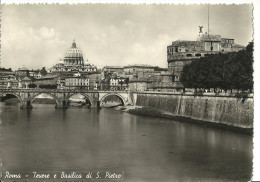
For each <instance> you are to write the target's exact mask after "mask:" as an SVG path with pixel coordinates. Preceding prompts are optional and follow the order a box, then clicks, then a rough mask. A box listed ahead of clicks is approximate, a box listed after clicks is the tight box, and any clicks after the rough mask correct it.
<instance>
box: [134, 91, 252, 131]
mask: <svg viewBox="0 0 260 182" xmlns="http://www.w3.org/2000/svg"><path fill="white" fill-rule="evenodd" d="M134 103H135V105H138V106H150V107H153V108H156V109H158V110H161V111H165V112H168V113H169V114H172V115H174V116H183V117H189V118H191V119H195V120H200V121H207V122H213V123H221V124H226V125H230V126H235V127H239V128H253V119H254V109H253V105H254V104H253V95H252V94H251V95H247V96H238V95H235V94H233V95H232V94H223V93H221V94H215V93H204V94H201V95H196V94H194V93H185V94H182V93H179V94H177V93H152V92H142V93H134Z"/></svg>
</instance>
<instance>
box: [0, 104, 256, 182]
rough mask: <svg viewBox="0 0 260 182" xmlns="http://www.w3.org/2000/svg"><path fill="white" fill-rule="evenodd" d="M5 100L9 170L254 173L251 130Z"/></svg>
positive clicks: (135, 175) (195, 176) (4, 151)
mask: <svg viewBox="0 0 260 182" xmlns="http://www.w3.org/2000/svg"><path fill="white" fill-rule="evenodd" d="M0 104H1V125H0V126H1V155H2V163H3V166H2V167H3V170H4V171H9V172H12V173H18V172H20V173H22V172H23V173H28V174H31V173H32V172H33V171H37V172H38V171H41V172H48V171H76V172H77V171H94V172H96V171H109V172H111V173H112V172H115V171H116V172H118V173H120V174H122V175H123V179H124V180H123V181H179V180H184V181H186V180H193V181H194V180H195V181H197V180H202V181H214V180H219V181H223V180H250V179H251V173H252V160H253V154H252V148H253V147H252V145H253V144H252V136H249V135H245V134H239V133H234V132H230V131H222V130H220V129H213V128H205V127H202V126H198V125H193V124H188V123H180V122H175V121H172V120H167V119H158V118H149V117H141V116H135V115H131V114H128V113H126V112H122V111H116V110H113V109H104V108H103V109H101V110H97V109H90V110H89V109H87V108H69V109H67V110H58V109H55V108H54V105H36V104H34V105H33V106H34V108H33V109H32V110H22V109H20V108H19V106H6V105H5V104H4V103H0Z"/></svg>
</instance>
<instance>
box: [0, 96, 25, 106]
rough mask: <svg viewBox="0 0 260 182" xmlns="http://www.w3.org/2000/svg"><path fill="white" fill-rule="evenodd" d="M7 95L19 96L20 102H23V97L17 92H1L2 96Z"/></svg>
mask: <svg viewBox="0 0 260 182" xmlns="http://www.w3.org/2000/svg"><path fill="white" fill-rule="evenodd" d="M5 95H14V96H15V97H17V98H18V99H19V101H20V103H21V104H22V101H23V100H22V98H21V97H20V95H18V94H16V93H0V97H2V96H5Z"/></svg>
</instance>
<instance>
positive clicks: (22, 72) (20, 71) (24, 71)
mask: <svg viewBox="0 0 260 182" xmlns="http://www.w3.org/2000/svg"><path fill="white" fill-rule="evenodd" d="M15 75H16V76H17V77H19V78H24V77H27V76H29V70H28V69H27V68H25V67H22V68H19V69H18V70H17V71H16V72H15Z"/></svg>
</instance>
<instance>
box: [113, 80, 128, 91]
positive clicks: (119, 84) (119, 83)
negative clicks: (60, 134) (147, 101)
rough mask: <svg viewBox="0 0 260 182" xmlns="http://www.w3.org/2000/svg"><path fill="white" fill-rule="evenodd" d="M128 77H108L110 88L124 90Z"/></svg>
mask: <svg viewBox="0 0 260 182" xmlns="http://www.w3.org/2000/svg"><path fill="white" fill-rule="evenodd" d="M127 87H128V78H123V77H116V78H111V79H110V90H126V89H127Z"/></svg>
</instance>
